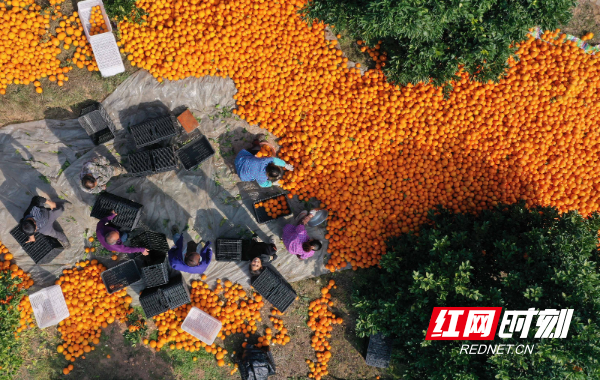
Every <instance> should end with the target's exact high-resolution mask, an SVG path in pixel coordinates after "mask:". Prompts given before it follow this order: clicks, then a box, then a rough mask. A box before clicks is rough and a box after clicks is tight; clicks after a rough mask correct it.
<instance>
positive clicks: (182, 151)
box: [177, 136, 215, 170]
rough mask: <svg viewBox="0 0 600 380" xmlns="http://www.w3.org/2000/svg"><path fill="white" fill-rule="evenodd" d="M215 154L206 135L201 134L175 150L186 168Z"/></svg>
mask: <svg viewBox="0 0 600 380" xmlns="http://www.w3.org/2000/svg"><path fill="white" fill-rule="evenodd" d="M214 154H215V150H214V148H213V147H212V145H210V142H209V141H208V139H207V138H206V136H202V137H200V138H198V139H196V140H194V141H192V142H190V143H189V144H186V145H184V146H183V147H181V148H179V150H178V151H177V157H179V161H181V163H182V164H183V167H184V168H186V170H190V169H192V168H194V167H196V166H197V165H200V164H201V163H202V162H204V161H206V160H207V159H209V158H210V157H211V156H212V155H214Z"/></svg>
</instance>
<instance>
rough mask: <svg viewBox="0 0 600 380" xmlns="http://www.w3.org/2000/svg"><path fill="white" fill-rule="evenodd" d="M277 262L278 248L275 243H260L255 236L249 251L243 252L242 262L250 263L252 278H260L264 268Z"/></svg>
mask: <svg viewBox="0 0 600 380" xmlns="http://www.w3.org/2000/svg"><path fill="white" fill-rule="evenodd" d="M275 260H277V246H276V245H275V244H273V243H264V242H260V241H258V236H257V235H256V234H254V236H252V241H251V242H250V246H249V248H248V249H247V250H244V251H242V261H250V276H251V277H253V278H254V277H256V276H258V275H259V274H260V273H261V272H262V271H263V269H264V266H265V265H266V264H268V263H270V262H272V261H275Z"/></svg>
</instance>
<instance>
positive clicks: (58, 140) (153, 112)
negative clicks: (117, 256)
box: [0, 71, 327, 289]
mask: <svg viewBox="0 0 600 380" xmlns="http://www.w3.org/2000/svg"><path fill="white" fill-rule="evenodd" d="M235 93H236V89H235V85H234V83H233V81H231V80H229V79H223V78H220V77H203V78H200V79H196V78H188V79H185V80H182V81H178V82H169V83H163V84H159V83H158V82H156V81H155V80H154V79H153V78H152V76H150V75H149V74H148V73H147V72H146V71H139V72H137V73H135V74H134V75H132V76H131V77H130V78H129V79H127V80H126V81H125V82H124V83H123V84H122V85H121V86H119V88H117V90H116V91H115V92H114V93H113V94H112V95H110V96H109V97H108V98H107V99H106V100H105V101H104V102H103V105H104V107H105V109H106V110H107V111H108V112H109V114H110V116H111V118H112V120H113V122H114V123H115V125H116V126H117V129H118V131H117V136H116V138H115V140H113V141H111V142H110V143H107V144H105V145H101V146H94V145H93V144H92V142H91V140H90V139H89V137H88V136H87V134H86V133H85V131H84V130H83V129H82V128H81V127H80V126H79V123H78V121H77V120H67V121H57V120H40V121H34V122H29V123H24V124H17V125H10V126H7V127H4V128H2V129H0V201H1V203H0V220H2V225H1V227H0V239H1V240H2V242H3V243H4V244H5V245H6V246H7V247H8V248H9V249H10V250H11V252H13V254H14V255H15V260H16V262H17V264H18V265H19V266H20V267H22V268H23V269H24V270H25V271H28V272H30V273H32V275H33V278H34V280H35V287H34V289H39V288H40V287H45V286H48V285H51V284H52V283H53V282H54V281H55V279H56V277H57V276H59V275H60V273H61V271H62V269H64V268H68V267H71V266H72V265H73V264H74V263H75V262H77V261H79V260H81V259H82V258H83V257H84V248H83V247H84V243H85V239H84V234H85V231H86V230H89V231H95V226H96V223H97V220H96V219H94V218H92V217H90V216H89V214H90V209H91V206H92V205H93V203H94V199H95V197H96V196H95V195H90V194H86V193H83V192H82V191H81V190H80V189H79V179H78V178H79V176H78V174H79V171H80V170H81V167H82V165H83V163H85V162H86V161H87V160H89V159H90V158H91V157H94V156H96V155H103V156H107V157H108V158H109V159H110V160H112V161H115V162H117V161H121V159H122V156H125V155H127V154H129V153H133V152H135V145H134V144H133V139H132V137H131V135H130V134H129V132H128V130H127V128H128V127H129V126H131V125H135V124H137V123H139V122H142V121H144V120H146V119H150V118H153V117H157V116H161V115H164V114H165V113H166V112H168V111H169V110H170V111H175V112H178V111H179V110H182V109H184V108H186V107H187V108H189V109H190V110H192V112H193V113H194V115H195V116H196V117H197V118H200V119H201V122H200V127H199V129H200V131H201V132H202V133H203V134H205V135H206V136H207V137H208V138H209V139H210V141H211V143H212V145H213V147H214V148H215V150H216V151H217V154H216V155H215V156H213V157H212V158H210V159H209V160H207V161H205V162H204V163H203V164H202V165H201V166H200V168H199V169H198V170H196V171H194V170H191V171H186V170H185V169H183V168H181V169H179V170H177V171H171V172H166V173H161V174H156V175H152V176H149V177H146V178H137V177H127V176H125V177H120V178H115V179H113V180H112V181H111V182H110V183H109V186H108V188H107V191H109V192H111V193H114V194H117V195H120V196H123V197H126V198H129V199H131V200H133V201H136V202H139V203H141V204H143V205H144V212H143V215H142V221H143V223H144V224H145V225H146V226H148V227H149V228H150V229H152V230H154V231H157V232H162V233H165V234H166V235H167V236H168V237H169V244H171V240H170V239H171V236H170V230H171V226H172V225H173V224H177V225H178V226H179V228H180V229H182V228H183V227H184V226H185V225H186V224H187V225H189V227H190V230H189V231H188V232H187V233H186V235H185V236H186V239H187V240H189V239H192V238H193V239H196V240H197V241H198V240H204V241H212V242H214V241H215V239H216V238H217V237H221V236H226V237H238V236H242V235H243V234H248V231H254V232H256V233H257V234H258V235H259V237H260V238H261V239H262V240H263V241H269V239H270V238H271V239H272V241H273V242H275V243H276V244H277V246H278V248H279V258H278V260H277V261H276V262H275V267H276V268H277V269H278V270H279V271H280V272H281V273H282V274H283V275H284V276H285V277H286V278H287V279H288V280H289V281H290V282H294V281H298V280H301V279H304V278H308V277H312V276H319V275H321V274H324V273H326V272H327V270H326V269H325V268H324V266H323V261H324V254H325V252H326V250H327V243H326V242H325V241H324V239H323V236H324V234H325V227H322V226H320V227H317V228H309V234H310V235H311V236H313V237H316V238H321V240H322V241H323V243H324V244H323V249H321V250H320V251H319V252H317V253H316V254H315V255H314V256H313V257H312V258H310V259H308V260H303V261H300V260H298V259H297V258H296V256H293V255H290V254H289V253H287V251H285V249H284V248H283V244H282V242H281V239H280V238H281V235H282V228H283V226H284V225H285V224H286V222H290V221H291V219H292V216H288V217H287V218H285V219H280V220H277V221H274V222H271V223H268V224H262V225H259V224H257V223H256V220H255V219H254V216H253V211H252V210H251V209H250V208H251V206H252V202H253V200H254V199H257V198H259V197H263V196H267V195H271V194H274V193H277V190H275V189H260V188H259V187H258V185H257V184H256V183H248V182H246V183H242V182H239V178H238V176H237V175H236V174H235V170H234V168H233V160H234V157H235V154H236V153H237V152H238V151H239V150H240V149H243V148H245V147H249V146H250V142H251V141H252V139H253V137H254V134H256V133H259V132H261V129H260V128H258V127H256V126H250V125H248V123H246V122H245V121H244V120H239V119H238V118H236V117H234V115H232V114H231V112H230V110H231V109H232V107H234V105H235V101H234V99H233V95H234V94H235ZM48 182H49V183H48ZM35 194H38V195H42V196H45V197H48V198H50V199H52V200H58V199H59V197H60V198H62V199H66V200H67V201H68V202H70V203H71V204H70V205H67V208H66V211H65V213H64V214H63V216H62V217H61V218H59V223H60V226H61V227H62V228H63V229H64V231H65V233H66V235H67V237H68V238H69V240H70V242H71V248H69V249H66V250H65V251H64V252H62V253H61V254H60V255H59V256H58V257H57V258H56V259H54V260H53V261H52V262H51V263H50V264H47V265H34V263H33V261H32V260H31V259H30V258H29V257H28V256H27V254H26V253H25V252H24V251H23V250H22V249H21V248H20V247H19V245H18V244H17V242H16V241H15V240H14V239H13V238H12V236H10V234H9V231H10V230H11V229H12V228H13V227H14V226H15V225H16V224H17V222H18V220H19V219H20V218H21V217H22V215H23V212H24V210H25V208H26V207H27V206H28V204H29V202H30V200H31V197H32V196H33V195H35ZM291 204H292V208H293V210H294V213H295V214H297V213H298V212H299V211H301V210H302V209H305V208H308V205H307V204H305V203H303V202H300V201H297V200H296V199H294V200H293V201H292V202H291ZM187 240H186V241H187ZM101 261H103V262H104V263H106V264H107V265H108V266H109V267H110V266H113V265H115V264H116V262H113V261H111V260H110V259H108V260H106V258H104V259H102V260H101ZM206 274H207V275H208V281H209V283H212V282H213V281H214V280H215V279H217V278H227V279H230V280H232V281H237V282H239V283H241V284H243V285H244V286H247V285H249V278H248V268H247V263H240V264H236V263H224V262H216V261H213V263H212V264H211V265H210V267H209V268H208V270H207V272H206ZM186 278H189V275H186Z"/></svg>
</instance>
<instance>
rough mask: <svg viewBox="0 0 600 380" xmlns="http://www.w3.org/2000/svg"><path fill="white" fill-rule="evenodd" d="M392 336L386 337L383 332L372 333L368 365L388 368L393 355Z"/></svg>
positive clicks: (367, 357)
mask: <svg viewBox="0 0 600 380" xmlns="http://www.w3.org/2000/svg"><path fill="white" fill-rule="evenodd" d="M392 344H393V340H392V338H391V337H386V336H384V335H383V334H381V333H379V334H375V335H371V337H370V338H369V348H368V349H367V356H366V358H365V360H366V362H367V365H369V366H371V367H378V368H387V367H388V366H389V365H390V359H391V357H392Z"/></svg>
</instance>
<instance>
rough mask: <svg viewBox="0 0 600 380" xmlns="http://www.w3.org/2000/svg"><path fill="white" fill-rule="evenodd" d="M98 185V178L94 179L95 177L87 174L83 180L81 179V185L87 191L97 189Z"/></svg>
mask: <svg viewBox="0 0 600 380" xmlns="http://www.w3.org/2000/svg"><path fill="white" fill-rule="evenodd" d="M97 183H98V181H96V178H94V176H93V175H91V174H86V175H84V176H83V178H81V184H82V185H83V187H85V188H86V189H90V190H91V189H93V188H95V187H96V185H97Z"/></svg>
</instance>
